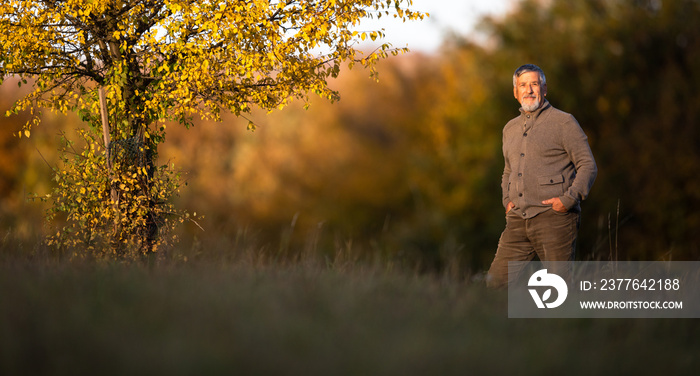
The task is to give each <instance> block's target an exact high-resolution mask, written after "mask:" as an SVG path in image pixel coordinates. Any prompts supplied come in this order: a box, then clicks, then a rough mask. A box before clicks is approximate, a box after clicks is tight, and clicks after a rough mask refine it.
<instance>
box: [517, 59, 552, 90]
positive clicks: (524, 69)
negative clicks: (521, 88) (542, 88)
mask: <svg viewBox="0 0 700 376" xmlns="http://www.w3.org/2000/svg"><path fill="white" fill-rule="evenodd" d="M528 72H537V73H538V74H539V75H540V81H541V82H542V85H547V78H546V77H545V76H544V71H543V70H542V69H541V68H540V67H538V66H537V65H535V64H525V65H521V66H520V67H518V69H516V70H515V73H513V87H515V85H516V83H517V81H518V77H520V76H522V75H523V74H525V73H528Z"/></svg>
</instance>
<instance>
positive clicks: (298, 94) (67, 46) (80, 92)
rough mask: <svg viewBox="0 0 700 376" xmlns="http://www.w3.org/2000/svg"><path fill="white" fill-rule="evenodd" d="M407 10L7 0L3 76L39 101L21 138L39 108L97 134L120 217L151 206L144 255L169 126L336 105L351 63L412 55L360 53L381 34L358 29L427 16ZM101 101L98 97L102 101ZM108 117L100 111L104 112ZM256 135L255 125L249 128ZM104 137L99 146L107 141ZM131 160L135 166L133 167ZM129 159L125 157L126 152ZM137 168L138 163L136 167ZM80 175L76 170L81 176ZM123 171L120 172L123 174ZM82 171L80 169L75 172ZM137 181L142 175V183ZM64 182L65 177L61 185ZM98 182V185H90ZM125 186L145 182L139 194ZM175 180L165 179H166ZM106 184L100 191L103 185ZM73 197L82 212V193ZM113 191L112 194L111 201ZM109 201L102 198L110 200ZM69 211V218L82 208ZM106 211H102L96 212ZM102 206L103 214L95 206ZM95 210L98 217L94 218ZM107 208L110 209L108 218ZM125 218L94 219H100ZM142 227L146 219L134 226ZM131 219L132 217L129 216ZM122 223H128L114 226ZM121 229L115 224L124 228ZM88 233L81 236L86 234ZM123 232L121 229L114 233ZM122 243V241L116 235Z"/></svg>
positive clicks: (183, 0)
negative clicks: (130, 206)
mask: <svg viewBox="0 0 700 376" xmlns="http://www.w3.org/2000/svg"><path fill="white" fill-rule="evenodd" d="M410 3H411V2H410V0H408V1H404V0H324V1H319V0H279V1H274V0H273V1H270V0H107V1H97V0H69V1H55V0H10V1H6V2H4V3H3V4H2V5H0V30H2V32H0V48H1V50H2V54H1V55H0V76H2V77H4V76H7V75H15V76H18V77H19V78H20V79H21V80H22V81H20V84H22V83H24V84H27V83H28V82H29V81H28V80H29V79H32V81H31V85H33V91H32V93H31V94H29V95H27V96H26V97H24V98H23V99H21V100H19V101H18V102H17V103H16V105H15V106H14V108H13V110H12V111H9V112H8V114H9V113H18V112H19V111H22V110H24V109H31V111H32V114H33V115H35V116H33V118H32V120H30V121H29V122H28V123H27V125H26V126H25V127H24V129H23V130H22V132H21V133H20V135H24V136H29V135H30V134H31V133H30V132H31V130H32V128H33V126H35V125H36V124H38V122H39V120H40V119H41V117H40V116H39V114H40V109H42V108H48V109H50V110H53V111H57V112H59V113H63V114H65V113H67V112H69V111H74V112H78V113H79V114H80V115H81V117H82V118H83V119H84V120H86V121H87V122H88V123H89V124H90V126H91V128H90V129H91V130H92V135H90V136H87V137H86V138H85V140H86V141H88V143H87V146H86V152H87V153H88V154H89V153H93V152H94V150H95V149H96V145H95V144H96V143H100V142H101V143H102V148H103V149H102V150H103V151H104V152H105V157H104V158H103V159H102V160H93V161H94V163H96V164H97V165H96V166H91V167H90V168H88V169H83V171H82V173H87V171H95V174H97V172H98V171H102V173H103V175H104V171H107V176H109V178H108V184H104V186H106V188H105V189H106V190H109V191H111V193H110V194H108V195H107V196H109V197H110V200H111V203H110V205H108V206H111V207H115V208H116V207H118V206H119V205H121V203H122V202H123V201H124V200H134V199H136V198H135V197H139V198H144V197H145V198H144V199H143V201H142V204H138V205H137V206H139V205H141V206H142V207H144V206H143V205H145V207H144V209H143V210H141V211H139V213H140V214H143V215H144V216H145V219H144V221H145V222H144V225H143V226H137V228H138V231H141V232H142V233H145V237H144V239H145V243H144V244H142V245H141V246H142V248H143V249H146V250H151V248H152V245H153V244H152V241H153V240H154V238H153V236H152V234H154V233H155V231H156V230H157V228H156V227H157V223H159V222H160V220H161V219H160V218H158V216H157V215H156V214H155V213H157V212H159V211H158V210H156V209H155V208H156V207H157V206H158V205H161V204H162V202H163V198H162V197H159V196H157V195H155V196H154V195H153V194H151V191H152V187H153V185H156V186H158V185H159V184H158V183H157V182H158V181H161V180H162V179H165V178H164V177H163V176H161V175H159V174H158V173H157V172H158V171H160V168H158V167H157V166H156V165H155V158H156V155H157V146H158V144H160V143H161V142H163V140H164V137H165V121H167V120H174V121H177V122H179V123H181V124H184V125H185V126H189V125H191V124H192V121H193V119H195V118H199V119H212V120H219V119H220V115H221V113H222V112H224V111H230V112H232V113H234V114H235V115H237V116H244V115H245V114H247V113H249V112H250V111H251V109H252V108H253V107H260V108H263V109H265V110H268V111H271V110H274V109H278V108H283V107H285V106H286V105H287V104H288V103H289V102H290V100H292V99H295V98H296V99H301V100H304V101H306V100H308V95H309V93H315V94H317V95H319V96H321V97H325V98H328V99H330V100H331V101H333V100H336V99H337V98H338V93H337V92H336V91H334V90H333V89H331V88H329V86H328V85H327V80H328V78H330V77H336V76H337V75H338V73H339V71H340V66H341V64H342V63H343V62H347V63H348V64H349V65H351V66H352V65H353V64H361V65H362V66H364V67H368V68H370V70H371V71H372V72H374V71H373V67H374V65H375V63H376V61H377V60H379V59H382V58H385V57H388V56H389V55H390V54H397V53H400V52H403V51H405V49H393V48H392V47H391V46H390V45H388V44H382V45H381V46H380V47H379V48H377V49H376V50H375V51H373V52H371V53H369V54H367V55H365V54H362V53H361V52H359V51H358V50H356V46H357V43H358V42H359V41H361V40H364V39H366V38H370V39H372V40H374V39H377V38H381V37H382V36H383V31H382V30H368V31H363V30H361V29H360V27H361V25H360V21H361V20H363V19H366V18H374V17H377V18H379V17H389V16H392V17H399V18H401V19H403V20H414V19H418V18H422V17H423V15H422V14H421V13H419V12H414V11H411V10H409V9H407V8H406V7H405V5H406V6H407V5H410ZM100 91H102V95H100ZM101 111H102V112H101ZM248 126H249V128H251V129H254V128H255V124H254V123H253V122H250V123H249V125H248ZM101 131H102V133H103V135H102V136H103V137H99V135H100V132H101ZM117 149H120V150H130V151H131V152H132V154H133V153H135V154H137V157H136V158H135V159H133V158H132V160H129V159H125V157H124V155H125V154H124V153H121V154H120V153H118V152H116V150H117ZM127 154H129V153H127ZM134 160H138V162H137V163H135V162H134ZM78 165H80V163H78V164H77V165H76V166H78ZM120 166H121V167H120ZM74 173H79V171H74ZM134 174H136V176H135V177H134ZM60 176H61V173H58V174H57V179H59V178H58V177H60ZM101 179H102V177H98V175H92V176H90V177H88V178H87V181H88V182H93V183H98V182H99V181H101ZM125 179H137V180H141V181H142V182H143V184H142V186H140V188H138V191H139V192H140V193H139V194H138V195H136V196H133V197H132V196H130V194H127V192H130V191H126V190H124V189H123V188H122V184H123V181H124V180H125ZM166 180H167V179H166ZM101 186H102V185H101ZM63 187H64V188H65V189H78V194H77V195H76V194H75V191H74V192H73V193H71V194H68V193H66V194H64V193H62V192H56V193H57V194H58V195H59V196H62V197H72V198H73V199H74V200H76V203H77V204H79V203H80V202H79V201H77V200H78V198H79V197H81V196H80V194H81V192H80V189H79V188H76V187H75V186H73V185H70V186H63ZM115 192H116V193H115ZM105 193H106V192H105V191H100V192H99V193H98V194H96V196H95V197H101V200H106V197H107V196H105ZM56 204H57V205H58V207H61V208H68V209H66V210H67V214H68V217H69V218H75V216H74V215H73V214H75V213H77V212H78V211H79V209H78V208H80V205H73V206H69V207H66V206H63V205H62V204H60V203H59V201H56ZM98 206H99V205H98ZM96 207H97V206H96ZM95 210H97V209H95ZM103 210H106V209H103ZM117 217H118V216H117V215H116V214H115V213H113V214H112V215H104V214H98V213H97V212H96V213H93V218H112V219H115V218H117ZM137 217H138V216H137ZM129 218H130V219H129V220H130V221H135V220H136V217H134V216H131V217H129ZM118 222H119V223H121V220H118ZM116 226H117V227H118V224H117V225H116ZM78 231H83V228H82V227H81V229H80V230H78ZM114 231H115V234H117V233H121V230H117V229H115V230H114ZM113 239H114V240H116V241H117V242H123V241H124V238H122V237H120V236H116V235H115V236H113Z"/></svg>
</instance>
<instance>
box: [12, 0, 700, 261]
mask: <svg viewBox="0 0 700 376" xmlns="http://www.w3.org/2000/svg"><path fill="white" fill-rule="evenodd" d="M698 19H700V3H699V2H698V1H694V0H663V1H662V0H617V1H609V0H586V1H568V0H551V1H536V0H527V1H522V2H517V3H514V4H513V8H511V9H510V11H509V12H508V13H506V14H504V15H499V16H498V17H495V18H485V19H483V20H482V22H481V23H480V26H479V33H480V34H479V35H480V37H479V38H478V39H475V38H472V37H471V36H462V35H452V36H450V37H448V38H446V40H445V41H444V43H443V44H442V46H441V47H440V48H439V49H438V50H436V51H435V52H431V53H424V52H413V53H409V54H406V55H402V56H399V57H395V58H391V59H388V60H386V61H384V62H382V63H381V64H380V66H379V68H378V70H379V72H380V73H379V82H378V83H377V82H375V81H373V80H372V79H370V78H369V77H368V72H367V71H364V70H362V69H355V70H346V71H344V72H342V73H341V75H340V78H339V79H337V80H335V81H333V82H332V84H331V87H332V88H334V89H337V90H339V91H340V93H341V98H342V99H341V100H340V102H338V103H334V104H330V103H328V102H327V101H324V100H321V99H318V100H315V101H314V102H313V104H312V105H311V107H310V108H309V109H308V110H304V109H302V108H301V106H298V107H295V106H292V107H291V108H288V109H285V110H284V111H281V112H279V113H273V114H270V115H267V114H265V113H256V114H254V115H253V117H252V118H251V119H250V120H253V121H254V122H255V123H256V124H258V125H259V126H258V127H257V130H255V131H254V132H251V131H248V130H246V125H247V124H248V120H247V119H237V118H235V117H232V116H229V117H225V118H224V121H223V122H222V123H208V122H198V123H196V125H195V127H194V128H193V129H189V130H187V129H184V127H182V126H179V125H177V124H172V125H169V126H168V134H167V138H168V139H167V141H166V142H165V144H164V145H163V146H162V147H161V149H160V161H161V163H163V164H164V163H173V164H174V165H175V166H176V168H177V169H180V170H182V171H183V179H184V181H185V182H186V183H187V185H186V186H183V188H182V189H181V191H180V195H179V197H178V198H177V203H176V206H177V207H180V208H183V209H187V210H189V211H193V212H196V213H197V214H198V215H204V218H203V219H202V220H200V221H198V224H199V226H201V228H200V227H198V226H196V225H195V224H193V223H187V224H186V225H185V226H183V227H181V228H179V230H178V231H180V238H181V243H180V247H181V248H182V249H186V250H187V255H189V256H190V257H192V256H196V255H197V254H198V253H201V252H208V251H209V252H210V251H211V250H212V249H216V252H220V253H223V254H225V253H227V252H238V251H239V249H240V247H241V244H245V245H246V246H247V247H252V249H254V250H257V251H259V252H265V253H267V254H270V255H278V256H283V257H292V258H294V257H298V256H300V255H303V254H313V255H317V256H320V257H324V258H328V259H335V258H337V257H338V255H339V254H342V255H343V257H344V259H346V260H361V259H364V260H381V261H384V262H389V263H392V264H395V265H397V266H400V267H408V268H411V269H416V270H425V271H442V270H445V269H448V268H458V269H459V270H462V271H473V272H478V271H482V270H485V269H486V268H487V267H488V264H489V262H490V261H491V259H492V255H493V252H494V251H495V245H496V243H497V240H498V236H499V235H500V232H501V231H502V229H503V225H504V218H503V208H502V207H501V203H500V201H501V200H500V176H501V172H502V166H503V157H502V154H501V130H502V127H503V125H504V124H505V123H506V122H507V121H508V120H509V119H511V118H512V117H514V116H516V115H517V114H518V112H517V108H518V105H517V102H516V101H515V99H514V98H513V96H512V89H511V88H512V81H511V80H512V73H513V71H514V69H515V68H516V67H517V66H519V65H520V64H523V63H534V64H537V65H539V66H540V67H542V68H543V69H544V71H545V73H546V74H547V81H548V89H549V95H548V98H549V100H550V102H551V103H552V104H553V105H554V106H555V107H558V108H560V109H562V110H564V111H567V112H570V113H572V114H574V115H575V116H576V118H577V119H578V121H579V123H580V124H581V126H582V127H583V129H584V130H585V132H586V133H587V135H588V137H589V142H590V145H591V148H592V150H593V153H594V155H595V157H596V160H597V162H598V167H599V175H598V179H597V181H596V183H595V185H594V187H593V191H592V193H591V196H590V198H589V199H588V200H587V201H586V202H585V203H584V205H583V210H584V213H583V218H582V224H581V232H580V236H579V242H578V250H577V259H580V260H607V259H610V258H618V259H629V260H662V259H663V260H669V259H672V260H688V259H698V257H699V256H700V250H699V249H698V245H699V244H700V235H699V233H698V231H697V230H698V228H700V175H699V174H698V172H699V171H700V155H699V151H698V148H699V147H700V135H699V134H698V124H700V23H698V22H697V20H698ZM477 40H478V41H477ZM436 43H437V42H436ZM409 47H410V46H409ZM0 90H1V95H0V111H2V113H4V112H5V111H6V110H7V109H8V108H9V107H10V106H11V104H12V103H14V101H15V100H16V99H17V98H19V95H20V94H21V93H20V91H21V90H22V89H21V88H20V89H18V86H17V85H13V84H12V82H11V80H7V81H6V82H5V84H4V85H2V86H1V87H0ZM0 121H2V129H3V131H2V132H0V145H1V149H0V161H1V162H0V174H1V175H2V179H0V223H1V225H2V228H3V229H5V231H4V232H5V234H3V236H4V237H5V239H8V238H12V239H14V240H16V241H17V242H18V243H19V244H23V245H24V246H25V247H26V248H27V249H31V248H32V247H34V245H35V244H37V243H38V242H39V239H40V238H41V236H42V234H44V233H45V232H46V231H50V226H48V225H46V224H45V223H44V222H43V211H44V210H45V209H46V207H44V206H42V204H40V203H36V202H31V201H28V200H27V197H28V196H29V195H30V194H32V193H36V194H38V195H43V194H46V193H48V192H49V190H50V187H51V184H52V182H51V181H50V179H51V176H52V174H51V169H50V167H49V166H51V165H55V164H56V163H57V149H58V144H59V136H58V133H59V131H60V130H66V131H71V130H73V129H75V128H78V127H81V126H82V125H81V124H80V123H79V120H78V118H77V117H67V118H66V117H64V116H61V115H53V114H50V113H45V114H44V121H43V123H42V125H41V127H40V128H37V129H34V130H33V133H32V137H31V138H29V139H25V138H23V139H18V138H17V137H15V136H13V133H16V132H18V131H19V130H20V129H21V127H22V125H23V124H24V122H25V121H26V118H23V116H21V115H20V116H12V117H9V118H3V119H2V120H0ZM222 257H225V255H223V256H222Z"/></svg>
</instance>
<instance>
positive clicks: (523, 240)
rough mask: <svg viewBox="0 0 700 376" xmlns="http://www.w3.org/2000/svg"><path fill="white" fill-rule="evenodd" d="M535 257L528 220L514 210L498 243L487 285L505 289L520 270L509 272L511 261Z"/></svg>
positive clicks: (509, 214)
mask: <svg viewBox="0 0 700 376" xmlns="http://www.w3.org/2000/svg"><path fill="white" fill-rule="evenodd" d="M534 257H535V249H534V247H533V245H532V244H531V242H530V239H529V238H528V234H527V220H526V219H523V218H521V217H520V216H518V215H517V214H516V213H515V212H514V211H513V210H511V211H510V212H508V214H506V228H505V230H503V233H502V234H501V238H500V240H499V241H498V249H497V250H496V256H495V257H494V259H493V262H492V263H491V267H490V268H489V272H488V275H487V277H486V285H487V286H488V287H493V288H501V287H505V286H506V285H507V284H508V281H511V280H515V279H516V278H518V276H519V274H520V269H517V270H509V269H508V262H509V261H530V260H532V259H533V258H534Z"/></svg>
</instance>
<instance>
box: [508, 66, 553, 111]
mask: <svg viewBox="0 0 700 376" xmlns="http://www.w3.org/2000/svg"><path fill="white" fill-rule="evenodd" d="M513 94H514V95H515V99H517V100H518V102H520V105H521V106H523V110H525V112H532V111H535V110H536V109H538V108H540V105H542V103H544V96H545V95H547V84H544V85H543V84H542V82H540V75H539V74H538V73H537V72H527V73H523V74H521V75H520V77H518V78H517V80H516V81H515V87H514V88H513Z"/></svg>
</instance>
